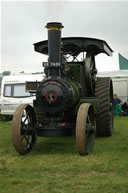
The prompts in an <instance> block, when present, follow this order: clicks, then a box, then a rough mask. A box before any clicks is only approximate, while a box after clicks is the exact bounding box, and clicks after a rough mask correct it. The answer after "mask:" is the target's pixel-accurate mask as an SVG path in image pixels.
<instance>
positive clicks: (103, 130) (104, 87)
mask: <svg viewBox="0 0 128 193" xmlns="http://www.w3.org/2000/svg"><path fill="white" fill-rule="evenodd" d="M95 96H96V97H97V98H98V99H99V103H100V111H99V112H98V113H97V115H96V134H97V136H104V137H105V136H111V135H112V131H113V86H112V80H111V78H98V79H97V82H96V88H95Z"/></svg>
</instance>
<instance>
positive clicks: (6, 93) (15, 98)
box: [0, 74, 44, 115]
mask: <svg viewBox="0 0 128 193" xmlns="http://www.w3.org/2000/svg"><path fill="white" fill-rule="evenodd" d="M43 79H44V74H23V75H13V76H11V75H10V76H3V79H2V84H1V96H0V103H1V107H0V108H1V115H13V114H14V112H15V110H16V108H17V107H18V106H19V105H20V104H30V105H33V100H34V99H35V96H34V95H33V94H30V93H29V92H25V83H26V81H32V82H33V81H37V82H41V81H42V80H43Z"/></svg>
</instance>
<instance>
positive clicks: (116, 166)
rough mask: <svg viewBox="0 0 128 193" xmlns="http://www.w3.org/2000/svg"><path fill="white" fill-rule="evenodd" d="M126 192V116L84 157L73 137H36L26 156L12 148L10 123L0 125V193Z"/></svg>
mask: <svg viewBox="0 0 128 193" xmlns="http://www.w3.org/2000/svg"><path fill="white" fill-rule="evenodd" d="M85 192H86V193H128V117H116V118H115V130H114V133H113V136H112V137H108V138H96V140H95V146H94V150H93V152H92V153H91V154H90V155H88V156H86V157H84V156H79V155H78V153H77V150H76V144H75V137H67V138H39V137H38V139H37V143H36V146H35V147H34V149H33V150H32V152H30V153H29V154H27V155H25V156H20V155H19V154H18V153H17V152H16V151H15V150H14V148H13V145H12V140H11V123H8V122H2V121H1V122H0V193H85Z"/></svg>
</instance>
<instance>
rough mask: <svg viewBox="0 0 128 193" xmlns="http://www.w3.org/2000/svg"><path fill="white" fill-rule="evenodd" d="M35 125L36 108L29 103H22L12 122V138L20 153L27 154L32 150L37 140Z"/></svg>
mask: <svg viewBox="0 0 128 193" xmlns="http://www.w3.org/2000/svg"><path fill="white" fill-rule="evenodd" d="M35 125H36V116H35V112H34V109H33V108H32V107H31V106H30V105H27V104H22V105H20V106H19V107H18V108H17V110H16V112H15V114H14V116H13V122H12V140H13V144H14V147H15V149H16V151H17V152H18V153H20V154H26V153H28V152H30V151H31V150H32V147H33V145H34V143H35V141H36V133H35Z"/></svg>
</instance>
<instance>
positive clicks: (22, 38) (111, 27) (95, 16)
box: [0, 1, 128, 73]
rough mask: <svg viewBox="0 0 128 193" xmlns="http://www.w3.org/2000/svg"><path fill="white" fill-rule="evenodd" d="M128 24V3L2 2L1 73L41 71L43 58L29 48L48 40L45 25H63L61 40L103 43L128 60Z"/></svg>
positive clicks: (107, 68)
mask: <svg viewBox="0 0 128 193" xmlns="http://www.w3.org/2000/svg"><path fill="white" fill-rule="evenodd" d="M127 20H128V1H113V2H112V1H74V2H73V1H21V2H20V1H3V2H1V42H2V44H1V67H0V71H5V70H10V71H12V72H14V73H18V72H20V71H27V72H28V71H33V72H39V71H41V70H42V61H43V55H42V54H39V53H36V52H35V51H34V49H33V45H32V44H33V43H36V42H38V41H42V40H45V39H47V30H46V29H45V25H46V23H47V22H54V21H58V22H61V23H62V24H63V25H64V29H63V30H62V36H64V37H65V36H82V37H92V38H99V39H103V40H105V41H106V42H107V43H108V44H109V45H110V47H111V48H112V49H113V50H114V51H115V52H120V53H121V54H122V55H123V56H124V57H126V58H128V21H127ZM105 59H106V57H105ZM104 63H105V62H104ZM98 68H99V70H100V71H102V70H104V69H106V70H110V69H112V68H113V67H112V65H108V66H107V67H106V66H105V67H104V65H102V66H99V67H98Z"/></svg>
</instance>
